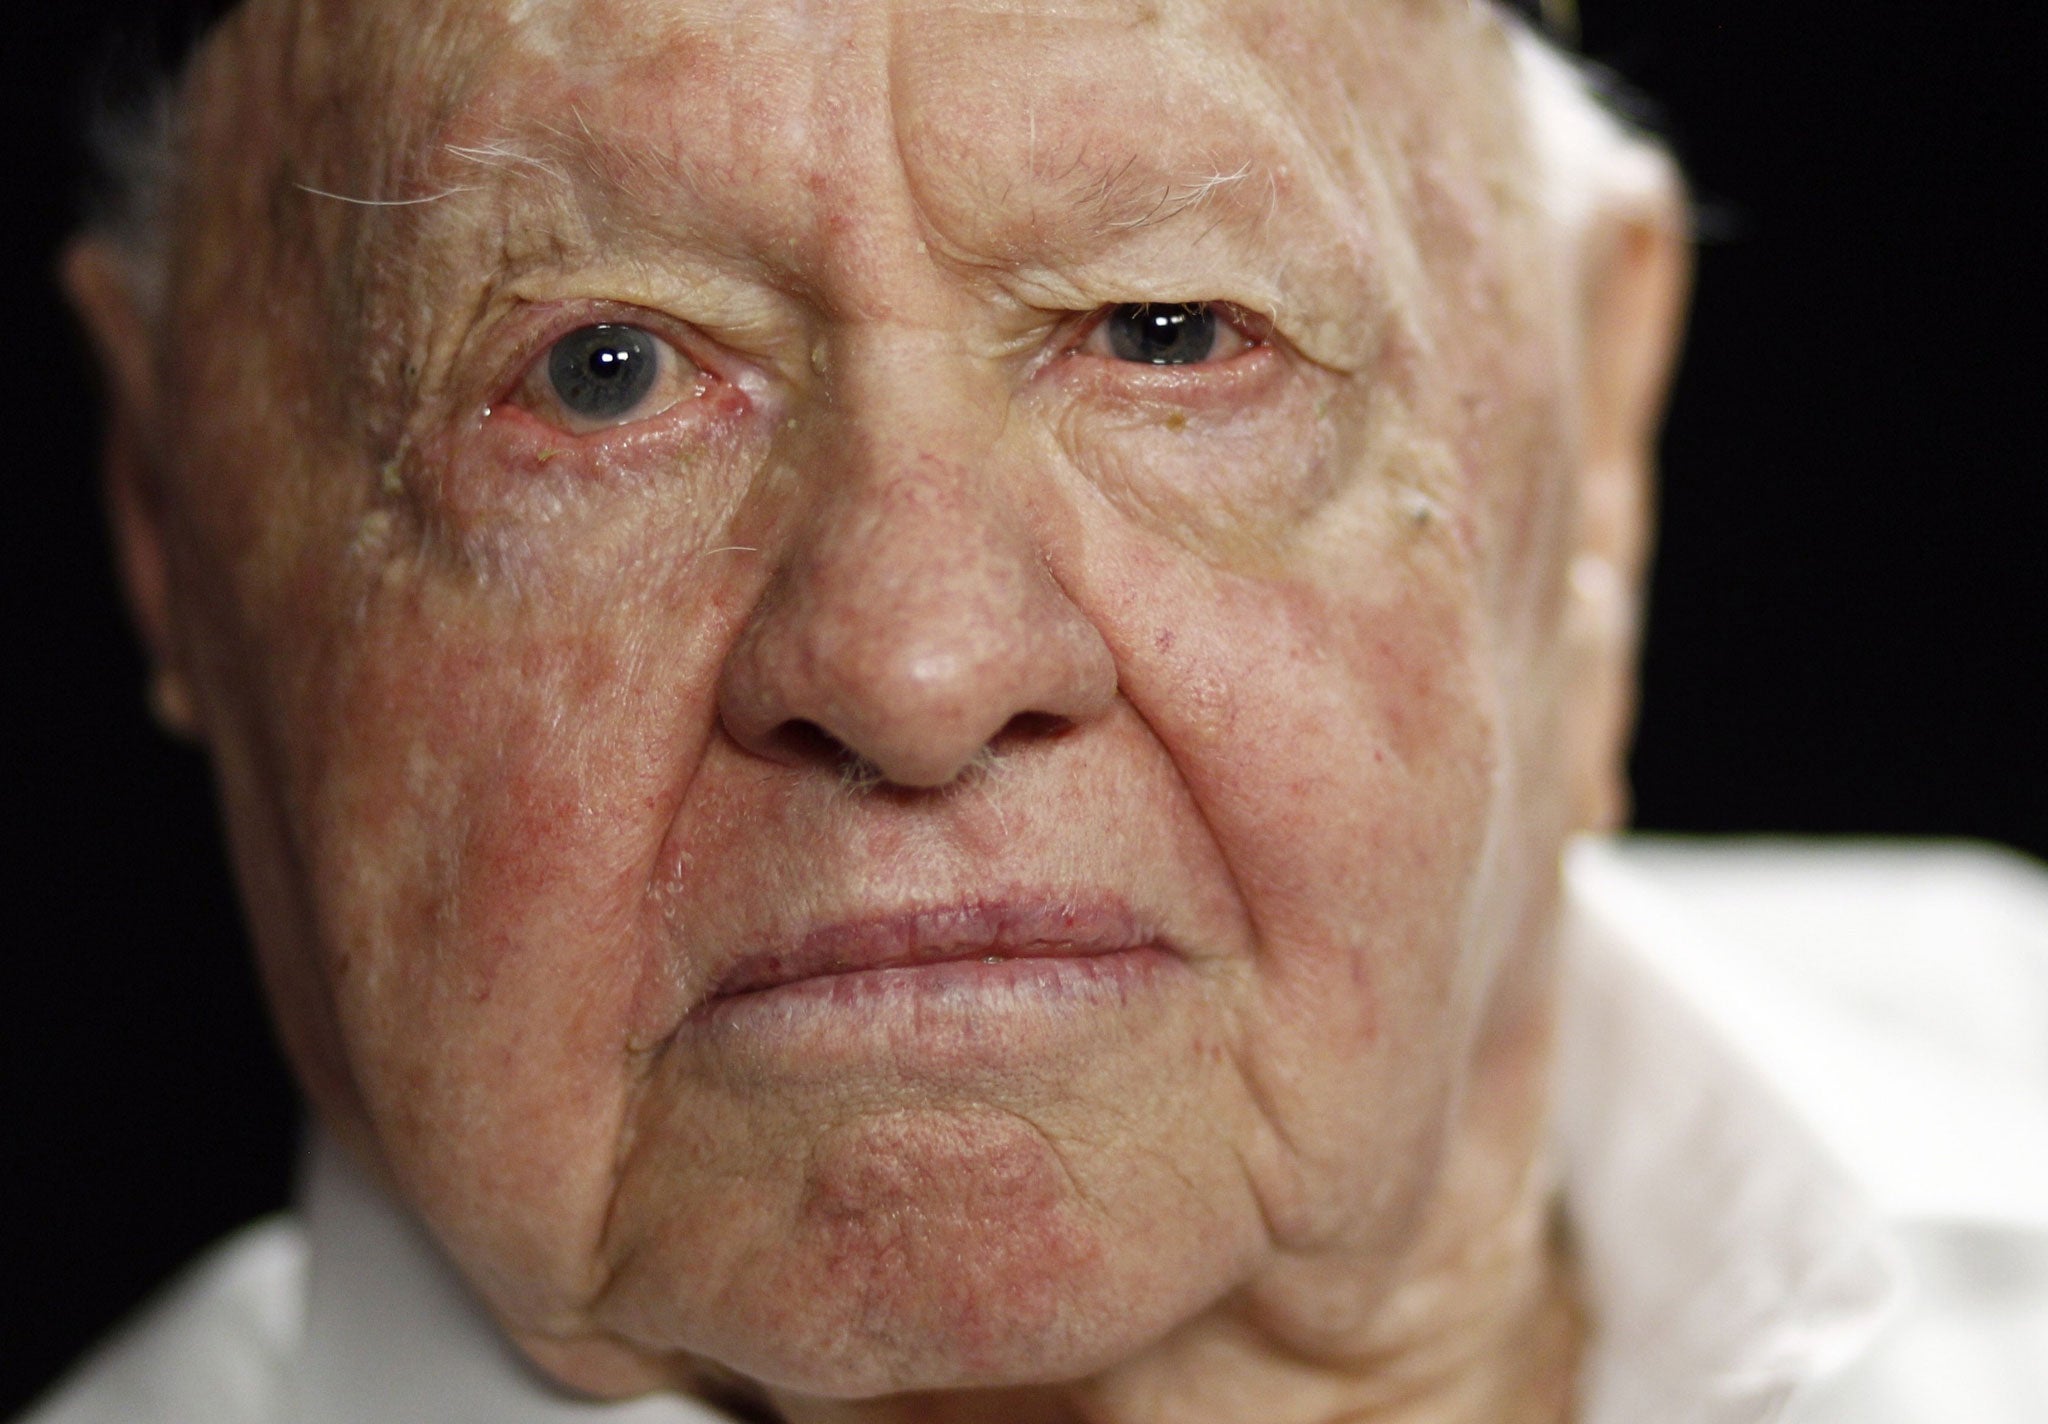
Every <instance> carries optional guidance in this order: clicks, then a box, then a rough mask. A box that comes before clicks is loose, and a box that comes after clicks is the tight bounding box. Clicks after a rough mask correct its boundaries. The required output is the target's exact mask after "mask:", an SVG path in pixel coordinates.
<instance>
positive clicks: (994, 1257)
mask: <svg viewBox="0 0 2048 1424" xmlns="http://www.w3.org/2000/svg"><path fill="white" fill-rule="evenodd" d="M932 1127H933V1124H931V1123H930V1122H929V1121H928V1120H927V1121H916V1120H914V1119H911V1118H909V1117H907V1116H905V1117H896V1118H894V1119H893V1120H885V1121H884V1122H879V1123H878V1122H875V1121H872V1120H870V1121H867V1122H864V1123H861V1124H860V1125H858V1126H857V1127H850V1128H848V1129H845V1130H842V1131H840V1132H837V1133H830V1134H825V1135H824V1136H822V1137H821V1138H820V1139H818V1140H817V1141H816V1142H815V1143H814V1144H813V1148H812V1150H811V1152H810V1153H809V1158H808V1167H807V1172H806V1178H805V1181H804V1184H803V1189H802V1191H801V1193H800V1195H799V1196H798V1197H797V1198H796V1199H795V1200H794V1202H793V1206H792V1209H791V1210H789V1211H787V1212H771V1213H768V1214H767V1218H768V1221H772V1222H773V1226H772V1228H771V1229H768V1230H760V1231H755V1232H751V1233H749V1239H747V1240H745V1241H744V1242H731V1241H728V1242H726V1243H724V1245H723V1249H722V1250H721V1251H720V1253H719V1254H720V1256H721V1258H722V1261H723V1263H724V1264H723V1265H722V1266H721V1267H720V1269H719V1271H718V1279H717V1280H716V1281H715V1282H713V1281H707V1280H705V1278H704V1276H703V1275H702V1274H701V1272H702V1268H703V1263H702V1258H701V1256H700V1257H698V1258H697V1260H696V1261H695V1262H693V1261H692V1260H691V1259H690V1255H691V1253H689V1252H686V1251H677V1252H675V1253H672V1254H671V1253H659V1254H662V1255H665V1256H667V1257H668V1259H667V1260H666V1261H665V1262H663V1263H657V1262H656V1261H655V1260H652V1259H649V1258H646V1257H643V1258H641V1259H640V1260H637V1261H635V1262H634V1263H633V1265H632V1267H631V1269H630V1270H629V1271H628V1272H627V1273H626V1274H624V1275H623V1276H622V1277H621V1278H619V1279H618V1280H617V1281H616V1282H615V1288H616V1290H617V1292H618V1294H616V1295H615V1296H614V1298H613V1300H612V1302H611V1305H612V1307H613V1309H612V1310H610V1311H608V1312H607V1314H608V1315H610V1317H611V1319H610V1320H608V1321H607V1322H606V1323H608V1324H609V1325H611V1327H612V1328H613V1329H614V1330H615V1331H616V1333H618V1334H619V1335H622V1336H624V1337H626V1338H631V1339H638V1340H650V1339H664V1338H665V1339H668V1340H673V1341H676V1342H677V1343H678V1345H679V1347H680V1348H679V1349H678V1350H677V1352H676V1356H675V1357H677V1358H680V1357H681V1356H682V1355H683V1354H684V1353H685V1352H687V1354H688V1355H690V1356H694V1357H697V1358H701V1359H705V1360H709V1361H712V1362H714V1363H715V1364H717V1365H718V1366H720V1367H722V1368H724V1369H728V1370H731V1371H733V1372H735V1373H737V1374H740V1375H743V1376H745V1377H746V1378H748V1379H751V1380H754V1381H758V1382H759V1383H760V1384H762V1385H764V1386H766V1387H768V1388H770V1389H774V1390H778V1391H784V1392H789V1393H794V1394H801V1395H807V1396H812V1397H818V1398H831V1399H860V1398H872V1397H875V1396H881V1395H892V1394H905V1393H918V1392H924V1391H932V1390H962V1389H997V1388H1008V1387H1019V1386H1027V1385H1035V1384H1045V1383H1050V1382H1056V1381H1066V1380H1075V1379H1083V1378H1087V1377H1089V1376H1092V1375H1094V1374H1097V1373H1100V1372H1101V1371H1103V1370H1104V1369H1106V1368H1108V1367H1109V1366H1111V1365H1113V1364H1114V1363H1116V1362H1117V1361H1119V1360H1122V1359H1127V1358H1129V1357H1131V1356H1132V1355H1134V1354H1137V1353H1139V1352H1141V1351H1142V1350H1143V1349H1144V1348H1145V1347H1146V1346H1147V1345H1148V1344H1150V1343H1151V1342H1153V1341H1156V1340H1158V1339H1159V1338H1161V1337H1162V1336H1164V1335H1166V1334H1167V1333H1169V1332H1170V1331H1171V1330H1172V1329H1173V1328H1174V1327H1175V1326H1176V1325H1177V1324H1179V1323H1180V1322H1181V1321H1183V1320H1185V1319H1187V1318H1189V1317H1190V1316H1192V1315H1194V1314H1197V1313H1199V1312H1200V1311H1201V1310H1202V1309H1204V1308H1205V1307H1207V1306H1208V1305H1209V1304H1211V1303H1212V1302H1213V1301H1214V1300H1215V1299H1216V1298H1217V1296H1218V1295H1220V1294H1221V1293H1222V1291H1223V1290H1225V1289H1227V1287H1228V1284H1229V1282H1228V1280H1227V1279H1226V1278H1227V1276H1228V1275H1229V1271H1228V1269H1227V1268H1228V1265H1229V1261H1230V1258H1229V1256H1228V1253H1225V1254H1222V1255H1219V1254H1217V1246H1218V1239H1217V1238H1218V1233H1215V1232H1210V1231H1199V1230H1190V1231H1185V1232H1181V1231H1175V1232H1170V1233H1168V1238H1169V1240H1171V1242H1172V1245H1171V1246H1169V1247H1168V1248H1167V1249H1166V1250H1163V1251H1162V1250H1157V1249H1154V1247H1155V1246H1156V1245H1159V1244H1161V1243H1160V1242H1159V1241H1158V1239H1157V1238H1158V1233H1159V1229H1160V1227H1161V1225H1162V1224H1163V1221H1164V1219H1165V1218H1168V1217H1177V1216H1181V1215H1182V1214H1180V1213H1176V1212H1174V1211H1172V1210H1170V1209H1169V1208H1168V1206H1167V1204H1166V1203H1164V1202H1150V1203H1149V1204H1148V1203H1147V1202H1141V1201H1138V1200H1136V1199H1135V1198H1136V1196H1142V1195H1145V1194H1144V1193H1143V1192H1142V1191H1140V1192H1137V1193H1134V1194H1133V1196H1132V1197H1131V1198H1130V1199H1127V1200H1124V1201H1122V1202H1117V1201H1114V1200H1112V1201H1109V1202H1107V1203H1105V1202H1104V1201H1103V1199H1102V1197H1101V1196H1098V1195H1097V1194H1095V1193H1092V1192H1090V1193H1084V1192H1083V1191H1082V1190H1081V1189H1080V1188H1079V1186H1078V1185H1077V1182H1076V1179H1075V1178H1074V1177H1073V1176H1072V1175H1071V1174H1070V1172H1069V1170H1068V1166H1067V1164H1066V1163H1065V1162H1064V1161H1063V1160H1062V1158H1061V1156H1060V1154H1059V1153H1058V1152H1056V1151H1054V1150H1053V1149H1052V1148H1051V1147H1050V1145H1049V1144H1048V1143H1047V1142H1046V1141H1045V1140H1044V1139H1043V1138H1042V1137H1040V1136H1038V1135H1037V1134H1036V1133H1035V1132H1033V1131H1032V1130H1030V1129H1029V1128H1025V1127H1022V1126H1021V1125H1020V1124H1019V1123H1018V1122H1017V1120H1016V1119H1015V1118H1014V1117H1009V1116H1007V1115H1001V1116H997V1115H991V1116H990V1117H987V1118H982V1119H980V1120H978V1121H972V1122H965V1123H962V1122H958V1121H956V1122H954V1123H953V1124H952V1128H953V1130H952V1131H951V1132H948V1133H946V1134H944V1135H943V1137H940V1136H939V1135H938V1134H935V1133H934V1132H933V1131H932ZM906 1135H910V1136H914V1138H915V1139H916V1141H915V1145H914V1148H913V1146H912V1144H911V1143H909V1142H907V1141H906V1140H905V1136H906ZM1109 1195H1110V1196H1111V1197H1114V1196H1115V1195H1116V1192H1115V1189H1114V1188H1111V1189H1110V1192H1109ZM1105 1206H1107V1208H1108V1209H1105ZM1133 1213H1135V1214H1137V1215H1138V1216H1139V1217H1140V1218H1141V1219H1142V1217H1143V1216H1145V1215H1147V1214H1149V1215H1150V1217H1151V1218H1152V1219H1151V1221H1150V1223H1149V1225H1150V1226H1151V1228H1152V1229H1151V1231H1145V1230H1142V1229H1141V1230H1133V1229H1132V1225H1131V1216H1132V1215H1133ZM768 1221H763V1222H762V1224H763V1225H767V1224H768ZM1148 1235H1149V1236H1152V1237H1154V1240H1153V1241H1151V1242H1148V1241H1146V1240H1145V1239H1144V1238H1145V1237H1146V1236H1148ZM672 1239H674V1240H675V1241H676V1244H678V1245H680V1244H681V1242H680V1239H679V1238H672ZM1176 1252H1178V1253H1180V1254H1179V1255H1178V1256H1177V1257H1176V1254H1175V1253H1176ZM693 1264H694V1265H695V1266H696V1268H697V1271H698V1272H699V1273H698V1274H695V1275H693V1273H692V1266H693Z"/></svg>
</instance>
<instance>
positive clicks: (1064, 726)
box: [988, 712, 1074, 752]
mask: <svg viewBox="0 0 2048 1424" xmlns="http://www.w3.org/2000/svg"><path fill="white" fill-rule="evenodd" d="M1073 730H1074V721H1073V718H1071V717H1062V716H1060V715H1058V714H1057V713H1053V712H1019V713H1018V714H1017V715H1016V716H1014V717H1012V718H1011V719H1010V720H1009V721H1007V722H1005V723H1004V724H1003V728H1002V730H1001V731H999V732H997V733H996V734H995V735H994V736H993V737H990V738H989V740H988V749H989V750H990V751H992V752H1007V751H1016V750H1021V749H1022V747H1023V745H1024V744H1026V743H1029V742H1053V741H1058V740H1059V739H1060V738H1061V737H1064V736H1065V735H1067V733H1069V732H1071V731H1073Z"/></svg>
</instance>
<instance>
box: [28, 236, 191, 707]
mask: <svg viewBox="0 0 2048 1424" xmlns="http://www.w3.org/2000/svg"><path fill="white" fill-rule="evenodd" d="M61 274H62V280H63V285H64V290H65V292H66V294H67V295H68V296H69V297H70V298H71V305H72V308H73V310H75V311H76V312H77V314H78V316H79V319H80V320H81V321H82V322H83V323H84V325H85V329H86V333H87V335H88V336H89V337H90V338H91V339H92V345H93V350H94V353H95V354H96V355H97V356H98V358H99V364H100V372H101V375H102V378H103V380H104V382H105V389H106V407H107V409H106V417H105V419H106V435H105V443H104V445H103V447H102V451H101V462H102V478H103V483H104V487H105V499H106V506H107V514H108V519H109V522H110V524H111V526H112V532H113V538H114V554H115V563H116V567H117V568H118V569H119V571H120V576H121V584H122V588H123V590H124V591H125V593H126V594H127V600H128V610H129V614H130V616H132V617H133V618H134V620H135V626H136V629H137V631H138V632H139V633H140V634H141V637H142V642H143V648H144V650H145V652H146V653H147V654H148V657H149V663H150V685H149V702H150V708H151V710H152V711H153V712H154V713H155V714H156V718H157V720H158V721H159V722H160V723H162V724H163V726H164V728H165V729H166V730H167V731H169V732H171V733H172V734H174V735H177V736H184V737H189V736H193V735H195V734H196V733H197V730H198V715H197V707H196V704H195V701H194V698H193V696H192V682H191V679H190V677H189V675H188V671H187V669H186V667H185V666H184V662H183V659H182V657H181V655H180V651H179V640H178V638H177V636H176V631H177V623H176V619H175V617H174V616H173V610H172V606H171V605H172V598H171V581H170V572H169V559H168V553H167V550H168V537H167V530H166V529H165V524H164V520H165V509H166V502H165V492H164V488H163V480H162V472H161V468H160V466H159V464H158V458H157V452H158V451H159V450H160V449H162V448H163V447H162V445H161V444H160V443H159V440H160V429H161V407H160V390H159V384H158V380H157V367H156V352H155V345H154V342H153V340H152V339H151V332H150V323H149V321H148V319H147V316H146V314H145V313H144V311H143V309H142V305H141V303H140V301H139V300H138V299H137V295H136V291H135V283H134V278H133V273H132V269H131V266H130V263H129V262H128V261H127V260H126V259H125V258H124V256H123V254H122V253H121V252H120V251H118V250H117V249H116V248H115V246H114V244H113V243H111V242H109V241H107V240H106V239H103V238H98V237H90V236H88V237H83V238H80V239H78V240H76V241H74V242H73V243H72V245H71V246H70V247H69V248H67V249H66V250H65V253H64V257H63V263H62V268H61Z"/></svg>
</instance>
